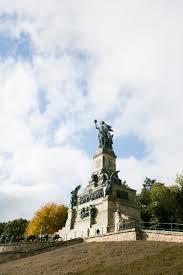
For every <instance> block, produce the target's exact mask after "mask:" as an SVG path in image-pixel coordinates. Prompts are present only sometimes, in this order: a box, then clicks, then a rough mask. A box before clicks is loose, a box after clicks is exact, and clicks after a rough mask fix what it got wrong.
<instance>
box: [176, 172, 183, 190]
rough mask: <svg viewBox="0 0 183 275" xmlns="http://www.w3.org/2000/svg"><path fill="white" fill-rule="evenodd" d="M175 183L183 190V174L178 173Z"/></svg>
mask: <svg viewBox="0 0 183 275" xmlns="http://www.w3.org/2000/svg"><path fill="white" fill-rule="evenodd" d="M175 182H176V183H177V184H179V185H180V186H181V187H182V188H183V172H181V173H177V175H176V180H175Z"/></svg>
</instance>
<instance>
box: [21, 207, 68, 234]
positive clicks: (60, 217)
mask: <svg viewBox="0 0 183 275" xmlns="http://www.w3.org/2000/svg"><path fill="white" fill-rule="evenodd" d="M67 210H68V209H67V207H65V206H64V205H58V204H55V203H48V204H46V205H44V206H42V207H41V209H39V210H38V211H37V212H36V213H35V215H34V217H33V219H32V220H31V221H30V222H29V224H28V226H27V229H26V235H36V236H39V234H40V233H41V234H53V233H54V232H56V231H58V230H59V229H61V228H62V227H63V226H64V225H65V222H66V219H67Z"/></svg>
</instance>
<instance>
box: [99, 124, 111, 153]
mask: <svg viewBox="0 0 183 275" xmlns="http://www.w3.org/2000/svg"><path fill="white" fill-rule="evenodd" d="M94 123H95V127H96V129H97V130H98V140H99V148H104V149H110V150H113V148H112V145H113V135H112V134H111V132H113V130H112V127H111V126H110V125H107V124H106V123H105V122H104V121H101V122H100V126H97V120H94Z"/></svg>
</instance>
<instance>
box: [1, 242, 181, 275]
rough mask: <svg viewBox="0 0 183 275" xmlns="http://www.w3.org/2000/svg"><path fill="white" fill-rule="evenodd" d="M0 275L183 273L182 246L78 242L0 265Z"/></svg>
mask: <svg viewBox="0 0 183 275" xmlns="http://www.w3.org/2000/svg"><path fill="white" fill-rule="evenodd" d="M0 274H1V275H5V274H12V275H14V274H18V275H22V274H26V275H28V274H31V275H32V274H44V275H45V274H53V275H54V274H92V275H93V274H139V275H141V274H156V275H157V274H163V275H164V274H171V275H172V274H183V245H182V244H175V243H163V242H145V241H136V242H108V243H107V242H105V243H81V244H75V245H71V246H68V247H62V248H59V249H57V250H54V251H50V252H46V253H42V254H39V255H36V256H31V257H27V258H24V259H19V260H16V261H12V262H8V263H4V264H1V265H0Z"/></svg>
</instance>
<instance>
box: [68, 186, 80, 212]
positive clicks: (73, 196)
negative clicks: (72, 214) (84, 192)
mask: <svg viewBox="0 0 183 275" xmlns="http://www.w3.org/2000/svg"><path fill="white" fill-rule="evenodd" d="M80 188H81V185H78V186H77V187H76V188H75V189H74V190H73V191H71V200H70V203H71V208H72V209H73V206H76V203H77V194H78V191H79V189H80Z"/></svg>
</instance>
